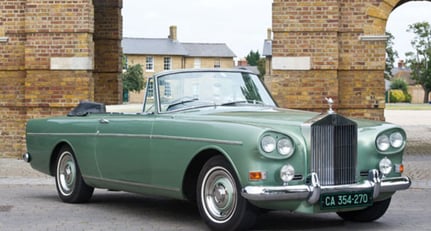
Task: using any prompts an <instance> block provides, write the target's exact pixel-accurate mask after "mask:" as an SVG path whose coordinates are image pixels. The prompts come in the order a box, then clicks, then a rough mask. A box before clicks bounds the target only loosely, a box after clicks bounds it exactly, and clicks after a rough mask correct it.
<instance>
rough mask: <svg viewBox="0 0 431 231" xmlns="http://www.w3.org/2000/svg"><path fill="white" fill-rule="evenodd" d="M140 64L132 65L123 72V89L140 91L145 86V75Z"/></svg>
mask: <svg viewBox="0 0 431 231" xmlns="http://www.w3.org/2000/svg"><path fill="white" fill-rule="evenodd" d="M143 73H144V72H143V70H142V66H141V65H140V64H136V65H131V66H129V67H128V68H127V70H126V72H124V73H123V75H122V79H123V89H125V90H127V91H140V90H142V89H143V88H144V75H143Z"/></svg>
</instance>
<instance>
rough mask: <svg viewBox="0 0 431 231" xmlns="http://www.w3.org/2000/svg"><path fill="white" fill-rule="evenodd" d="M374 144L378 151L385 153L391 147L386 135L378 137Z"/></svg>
mask: <svg viewBox="0 0 431 231" xmlns="http://www.w3.org/2000/svg"><path fill="white" fill-rule="evenodd" d="M376 144H377V148H378V149H379V150H380V151H387V150H388V149H389V147H390V146H391V144H390V141H389V137H388V136H387V135H386V134H382V135H380V136H379V137H377V140H376Z"/></svg>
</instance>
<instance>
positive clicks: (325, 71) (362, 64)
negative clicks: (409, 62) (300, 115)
mask: <svg viewBox="0 0 431 231" xmlns="http://www.w3.org/2000/svg"><path fill="white" fill-rule="evenodd" d="M398 2H399V1H391V0H385V1H381V0H367V1H335V0H330V1H316V0H305V1H303V0H301V1H300V0H297V1H292V0H274V3H273V16H272V17H273V20H272V21H273V32H274V39H273V48H272V52H273V59H274V60H275V59H277V57H292V58H296V57H307V58H309V60H310V63H309V68H308V69H305V70H304V69H302V70H295V68H286V69H281V70H273V72H272V73H271V75H270V76H268V77H267V78H266V83H267V84H268V85H269V87H270V89H271V91H272V92H273V94H274V96H275V99H276V100H277V101H278V102H279V104H280V105H282V106H285V107H289V108H297V109H307V110H312V111H325V110H326V109H327V108H328V106H327V104H326V102H325V100H324V98H325V97H332V98H333V99H334V101H335V104H334V108H335V109H337V111H338V112H340V113H342V114H345V115H348V116H354V117H362V118H369V119H375V120H384V115H383V112H384V90H385V89H384V79H383V78H384V75H383V74H384V72H383V71H384V65H385V46H386V41H382V40H372V41H365V40H361V39H360V37H361V36H370V35H372V36H373V35H384V33H385V25H386V20H387V18H388V16H389V14H390V13H391V11H392V9H393V8H394V7H395V6H396V4H397V3H398Z"/></svg>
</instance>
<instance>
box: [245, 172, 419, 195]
mask: <svg viewBox="0 0 431 231" xmlns="http://www.w3.org/2000/svg"><path fill="white" fill-rule="evenodd" d="M310 176H311V181H310V184H309V185H291V186H247V187H245V188H243V190H242V192H241V195H242V196H243V197H244V198H246V199H248V200H252V201H275V200H307V201H308V203H310V204H315V203H316V202H318V201H319V198H320V195H321V194H322V193H336V192H356V191H364V190H373V198H377V197H378V196H379V194H380V193H382V192H395V191H397V190H403V189H408V188H409V187H410V184H411V181H410V179H409V178H408V177H394V178H383V179H382V178H381V177H380V174H379V171H378V170H375V169H373V170H370V171H369V172H368V179H367V180H365V181H364V182H362V183H359V184H348V185H331V186H321V185H320V183H319V178H318V176H317V174H316V173H311V175H310Z"/></svg>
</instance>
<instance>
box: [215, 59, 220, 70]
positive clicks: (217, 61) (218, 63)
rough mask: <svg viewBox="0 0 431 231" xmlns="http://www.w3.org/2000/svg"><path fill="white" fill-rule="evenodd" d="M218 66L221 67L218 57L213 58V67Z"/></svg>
mask: <svg viewBox="0 0 431 231" xmlns="http://www.w3.org/2000/svg"><path fill="white" fill-rule="evenodd" d="M220 67H221V62H220V59H215V60H214V68H220Z"/></svg>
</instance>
